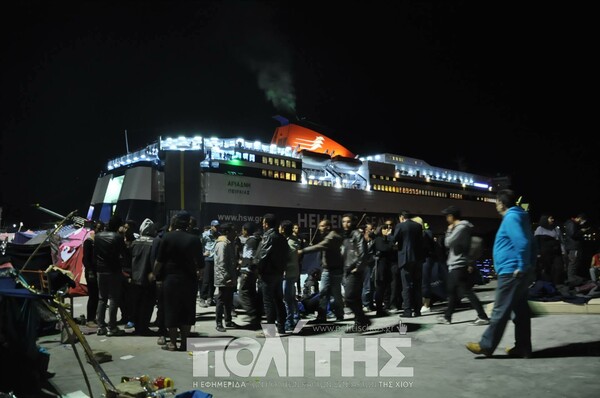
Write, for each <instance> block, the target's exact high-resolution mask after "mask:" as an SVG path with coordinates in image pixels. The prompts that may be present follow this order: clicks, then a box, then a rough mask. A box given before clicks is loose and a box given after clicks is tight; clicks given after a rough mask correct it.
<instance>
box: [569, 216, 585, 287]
mask: <svg viewBox="0 0 600 398" xmlns="http://www.w3.org/2000/svg"><path fill="white" fill-rule="evenodd" d="M586 218H587V217H586V216H585V214H579V215H578V216H577V217H575V218H572V219H570V220H568V221H567V222H566V223H565V250H566V252H567V258H568V265H567V281H568V282H569V283H570V284H572V285H576V284H577V283H578V282H583V281H584V280H583V278H581V277H579V276H578V275H577V274H578V272H579V271H580V268H581V255H582V252H583V236H584V234H585V232H587V231H588V229H589V228H586V227H585V223H586Z"/></svg>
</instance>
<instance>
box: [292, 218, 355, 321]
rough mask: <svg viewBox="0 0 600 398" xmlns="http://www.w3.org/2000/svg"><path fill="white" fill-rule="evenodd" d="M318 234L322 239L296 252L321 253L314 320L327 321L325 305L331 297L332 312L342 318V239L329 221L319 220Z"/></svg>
mask: <svg viewBox="0 0 600 398" xmlns="http://www.w3.org/2000/svg"><path fill="white" fill-rule="evenodd" d="M319 234H320V235H321V237H322V240H321V241H320V242H319V243H317V244H316V245H312V246H308V247H305V248H304V249H302V250H299V251H298V254H306V253H314V252H319V251H320V252H322V253H321V266H322V267H323V272H322V273H321V284H320V287H319V291H320V295H319V309H318V310H317V319H315V321H314V322H316V323H320V322H326V321H327V305H328V304H329V301H330V300H331V297H333V313H334V314H335V316H336V318H337V320H338V321H343V320H344V300H343V299H342V279H343V278H344V273H343V271H344V259H343V258H342V243H343V241H344V239H343V238H342V236H341V235H340V234H338V233H337V232H335V231H334V230H333V229H331V221H329V220H321V222H319Z"/></svg>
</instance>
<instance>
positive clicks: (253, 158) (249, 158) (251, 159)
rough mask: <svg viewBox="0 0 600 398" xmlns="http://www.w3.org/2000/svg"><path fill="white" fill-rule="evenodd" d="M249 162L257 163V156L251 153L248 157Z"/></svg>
mask: <svg viewBox="0 0 600 398" xmlns="http://www.w3.org/2000/svg"><path fill="white" fill-rule="evenodd" d="M248 160H249V161H251V162H256V155H255V154H253V153H251V154H250V155H249V156H248Z"/></svg>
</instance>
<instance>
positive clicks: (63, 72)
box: [0, 1, 600, 227]
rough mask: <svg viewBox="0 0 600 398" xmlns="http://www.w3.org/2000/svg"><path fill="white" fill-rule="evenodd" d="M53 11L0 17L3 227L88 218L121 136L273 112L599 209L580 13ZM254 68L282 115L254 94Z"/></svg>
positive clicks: (429, 8)
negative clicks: (47, 212) (72, 215)
mask: <svg viewBox="0 0 600 398" xmlns="http://www.w3.org/2000/svg"><path fill="white" fill-rule="evenodd" d="M48 3H50V2H31V1H22V2H19V5H13V6H11V7H8V8H4V9H3V11H2V16H1V19H2V23H1V27H0V33H1V37H0V43H1V47H0V48H1V51H2V52H1V54H2V57H1V64H0V68H1V71H2V73H1V76H0V78H1V79H2V86H1V87H2V89H1V91H0V101H1V106H2V108H1V109H2V112H1V116H0V134H1V141H0V142H1V144H2V146H1V149H0V151H1V152H0V157H1V160H0V162H1V163H0V178H1V180H2V185H1V188H0V205H3V206H4V210H5V211H4V215H3V223H4V224H7V223H11V224H12V223H13V222H17V221H18V220H23V221H24V222H25V226H26V227H27V226H28V224H29V225H30V224H32V223H35V222H39V221H40V219H41V218H45V216H44V214H43V213H41V212H39V211H33V210H31V209H30V208H28V207H27V205H29V204H31V203H36V202H37V203H41V204H42V206H44V207H48V208H50V209H52V210H55V211H57V212H60V213H63V214H66V213H68V212H69V211H71V210H73V209H76V208H78V209H80V210H81V212H82V213H84V214H85V212H84V211H85V210H86V209H87V206H88V204H89V200H90V199H91V195H92V192H93V188H94V184H95V180H96V178H97V176H98V174H99V172H100V171H101V169H102V168H103V167H104V166H105V164H106V162H107V160H108V159H109V158H111V157H115V156H118V155H122V154H124V153H125V143H124V133H123V131H124V130H125V129H127V130H128V131H129V143H130V148H131V149H139V148H141V147H143V146H145V145H146V144H148V143H150V142H151V141H153V140H155V139H156V138H157V137H158V135H160V134H163V135H167V134H175V133H177V134H179V133H189V134H195V133H200V134H204V133H210V134H216V135H221V136H232V137H233V136H242V137H244V138H247V139H261V140H264V141H269V140H270V138H271V136H272V133H273V130H274V128H275V127H276V125H277V123H276V122H275V121H274V120H272V119H271V117H272V116H273V115H275V114H285V115H288V116H293V117H295V116H296V115H297V116H300V117H305V118H307V119H308V120H311V121H313V122H316V123H319V124H321V125H324V126H327V128H328V130H327V131H328V132H329V134H328V135H329V136H330V137H331V138H333V139H335V140H337V141H340V142H341V143H342V144H345V145H346V146H347V147H348V148H349V149H350V150H353V151H354V152H356V153H360V154H361V155H367V154H370V153H381V152H392V153H397V154H402V155H407V156H412V157H417V158H422V159H424V160H426V161H428V162H429V163H431V164H433V165H438V166H442V167H449V168H454V169H458V168H459V167H460V166H459V164H460V165H462V166H466V167H467V170H468V171H471V172H475V173H480V174H488V175H495V174H496V173H500V174H509V175H511V177H512V178H513V181H514V187H515V188H516V189H517V190H519V191H520V192H521V193H523V194H524V195H525V201H526V202H530V203H531V204H532V206H533V215H534V217H537V216H539V214H540V212H542V211H550V212H553V213H555V214H557V215H558V216H559V217H561V218H563V219H564V218H565V217H567V216H568V215H571V214H574V213H577V212H579V211H582V210H583V211H586V212H587V213H589V214H590V215H592V216H593V217H595V219H596V220H595V221H597V219H598V210H599V209H600V199H599V198H600V193H599V191H600V189H599V185H600V184H599V178H600V175H599V174H600V173H599V170H600V167H599V155H598V153H599V150H600V140H599V138H598V126H597V118H592V117H593V116H595V113H596V110H595V109H594V110H592V104H595V103H596V102H597V100H596V99H595V98H596V97H597V91H595V90H593V89H592V81H594V80H597V79H595V78H594V77H595V75H596V74H592V68H594V69H596V68H595V66H596V65H597V62H595V61H592V60H593V59H595V52H596V51H595V49H597V44H596V43H595V42H594V41H593V40H592V38H593V37H594V35H592V26H593V25H592V20H591V18H592V14H593V13H592V12H591V9H590V10H587V9H584V8H581V6H573V5H570V6H567V5H565V4H561V5H551V6H549V5H548V4H547V3H538V5H537V6H536V5H525V6H524V5H523V4H522V3H521V2H515V3H505V2H502V3H500V2H494V3H491V2H462V1H450V2H416V1H415V2H407V3H402V2H393V3H392V2H385V4H384V3H383V2H370V3H364V2H360V4H355V3H353V2H345V3H338V2H335V3H331V5H327V4H329V3H324V2H320V3H312V2H296V4H295V5H281V4H279V2H197V3H192V2H185V3H167V2H159V3H151V2H143V3H142V2H140V3H134V4H128V5H114V3H111V4H110V5H109V4H108V3H106V4H104V3H102V2H88V3H85V2H81V3H72V4H67V5H60V6H57V5H54V4H48ZM388 3H389V4H388ZM481 3H485V4H481ZM334 4H335V6H334ZM342 4H343V5H342ZM4 7H6V6H4ZM548 7H550V8H548ZM563 7H569V8H563ZM264 71H271V72H272V73H271V76H276V77H279V79H276V80H271V81H267V83H266V84H271V85H275V86H276V87H274V88H275V91H273V93H274V95H275V96H276V99H275V101H279V102H278V103H280V102H281V101H282V98H283V99H284V100H285V99H287V102H288V103H290V101H292V100H293V102H295V111H289V110H288V111H285V110H283V109H277V108H276V106H275V105H274V104H273V103H272V102H271V101H269V100H268V99H267V98H266V96H265V92H264V86H265V82H264V81H262V80H260V76H261V72H264ZM261 84H262V86H263V87H262V88H261ZM595 125H596V126H597V127H593V126H595ZM586 137H587V138H586ZM42 216H44V217H42Z"/></svg>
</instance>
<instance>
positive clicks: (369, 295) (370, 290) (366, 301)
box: [362, 263, 375, 308]
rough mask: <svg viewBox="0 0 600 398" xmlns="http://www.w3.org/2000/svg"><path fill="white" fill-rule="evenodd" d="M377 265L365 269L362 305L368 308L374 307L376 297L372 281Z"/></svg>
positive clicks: (370, 265)
mask: <svg viewBox="0 0 600 398" xmlns="http://www.w3.org/2000/svg"><path fill="white" fill-rule="evenodd" d="M373 267H375V263H372V264H369V265H367V266H366V267H365V277H364V279H363V285H362V305H363V306H364V307H367V308H371V307H373V296H374V295H375V285H374V283H373V280H372V279H371V274H372V273H373Z"/></svg>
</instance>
